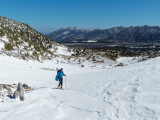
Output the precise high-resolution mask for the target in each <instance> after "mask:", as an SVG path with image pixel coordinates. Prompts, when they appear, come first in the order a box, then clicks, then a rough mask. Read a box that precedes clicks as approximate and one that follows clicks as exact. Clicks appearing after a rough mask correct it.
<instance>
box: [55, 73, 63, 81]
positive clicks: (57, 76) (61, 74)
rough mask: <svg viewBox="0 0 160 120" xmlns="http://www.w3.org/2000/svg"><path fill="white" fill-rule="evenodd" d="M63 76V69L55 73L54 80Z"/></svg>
mask: <svg viewBox="0 0 160 120" xmlns="http://www.w3.org/2000/svg"><path fill="white" fill-rule="evenodd" d="M63 76H64V72H63V71H59V72H58V73H57V75H56V78H55V80H56V81H58V80H59V78H61V79H62V78H63Z"/></svg>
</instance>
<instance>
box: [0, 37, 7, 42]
mask: <svg viewBox="0 0 160 120" xmlns="http://www.w3.org/2000/svg"><path fill="white" fill-rule="evenodd" d="M0 40H3V41H5V42H9V39H8V38H7V37H6V36H3V37H2V38H0Z"/></svg>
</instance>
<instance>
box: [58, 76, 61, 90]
mask: <svg viewBox="0 0 160 120" xmlns="http://www.w3.org/2000/svg"><path fill="white" fill-rule="evenodd" d="M60 85H61V79H60V78H59V84H58V88H60Z"/></svg>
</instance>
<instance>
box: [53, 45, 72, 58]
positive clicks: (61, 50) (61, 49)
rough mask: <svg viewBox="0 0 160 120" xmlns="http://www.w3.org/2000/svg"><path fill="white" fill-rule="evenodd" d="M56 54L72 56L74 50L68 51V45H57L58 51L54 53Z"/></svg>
mask: <svg viewBox="0 0 160 120" xmlns="http://www.w3.org/2000/svg"><path fill="white" fill-rule="evenodd" d="M54 54H55V55H66V56H71V54H72V52H68V50H67V47H64V46H57V51H56V53H54Z"/></svg>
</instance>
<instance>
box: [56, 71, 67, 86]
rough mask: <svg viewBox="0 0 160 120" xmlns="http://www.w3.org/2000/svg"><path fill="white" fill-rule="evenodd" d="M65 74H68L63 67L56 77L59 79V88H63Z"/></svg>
mask: <svg viewBox="0 0 160 120" xmlns="http://www.w3.org/2000/svg"><path fill="white" fill-rule="evenodd" d="M63 76H66V75H65V74H64V72H63V68H61V69H60V70H58V71H57V75H56V79H58V81H59V84H58V88H61V89H62V88H63V87H62V86H63Z"/></svg>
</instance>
